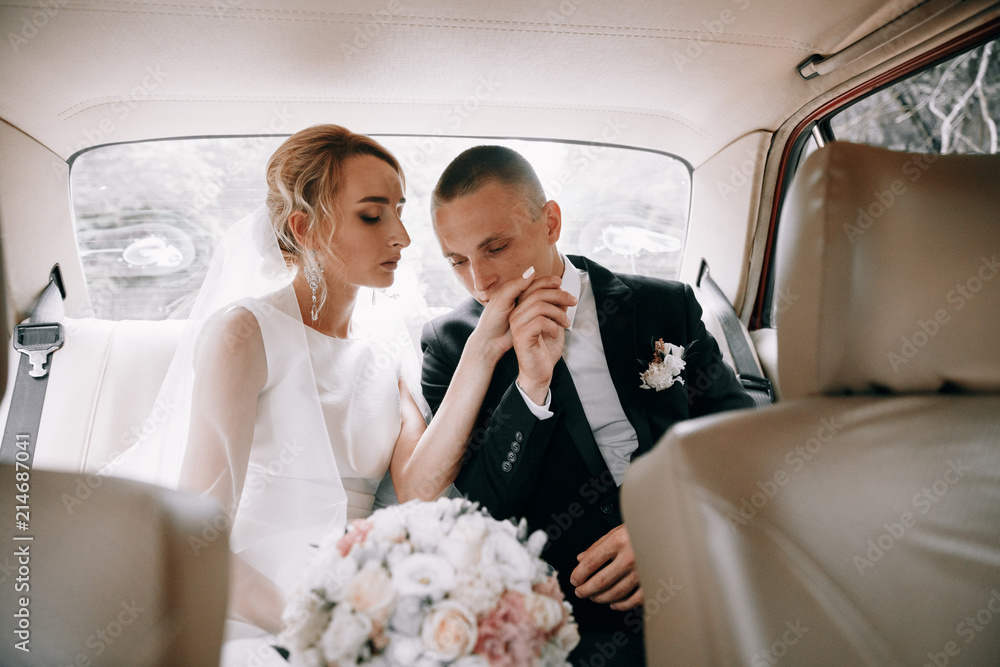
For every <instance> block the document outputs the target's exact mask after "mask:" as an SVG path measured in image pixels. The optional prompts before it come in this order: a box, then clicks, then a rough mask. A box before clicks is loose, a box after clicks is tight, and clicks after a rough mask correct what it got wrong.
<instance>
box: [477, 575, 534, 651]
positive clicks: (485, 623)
mask: <svg viewBox="0 0 1000 667" xmlns="http://www.w3.org/2000/svg"><path fill="white" fill-rule="evenodd" d="M544 644H545V636H544V635H543V634H542V632H541V631H540V630H539V629H538V627H537V626H536V625H535V621H534V619H533V618H532V617H531V615H530V614H529V613H528V611H527V610H526V609H525V607H524V596H522V595H521V594H520V593H518V592H516V591H507V592H506V593H504V595H503V597H501V598H500V602H499V603H498V604H497V606H496V608H495V609H493V611H491V612H490V613H489V614H487V616H486V618H484V619H483V620H482V622H481V623H480V624H479V641H477V642H476V649H475V650H476V653H479V654H481V655H483V656H485V657H486V659H487V660H489V661H490V665H491V667H520V666H521V665H532V664H535V662H536V661H537V660H538V657H539V656H540V655H541V653H542V646H543V645H544Z"/></svg>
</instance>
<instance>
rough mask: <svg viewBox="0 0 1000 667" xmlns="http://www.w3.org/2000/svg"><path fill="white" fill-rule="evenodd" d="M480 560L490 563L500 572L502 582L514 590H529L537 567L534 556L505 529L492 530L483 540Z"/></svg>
mask: <svg viewBox="0 0 1000 667" xmlns="http://www.w3.org/2000/svg"><path fill="white" fill-rule="evenodd" d="M482 562H483V563H484V564H489V563H492V564H493V565H494V566H495V567H496V568H497V570H498V571H499V572H500V576H501V577H502V578H503V583H504V585H505V586H506V587H507V588H510V589H514V590H525V589H527V590H530V589H531V580H532V579H533V578H534V576H535V573H536V571H537V569H538V566H537V563H536V562H535V559H534V557H533V556H532V555H531V554H530V553H528V550H527V549H525V548H524V546H523V545H522V544H521V543H520V542H518V541H517V538H516V537H514V536H513V535H511V534H510V533H507V532H506V531H499V530H497V531H493V532H492V533H490V535H489V536H488V537H487V538H486V540H485V541H484V542H483V555H482Z"/></svg>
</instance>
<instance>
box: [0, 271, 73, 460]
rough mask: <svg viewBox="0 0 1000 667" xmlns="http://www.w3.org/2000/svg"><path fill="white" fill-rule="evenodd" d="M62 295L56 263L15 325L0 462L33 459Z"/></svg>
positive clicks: (59, 330)
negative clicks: (16, 356) (14, 360)
mask: <svg viewBox="0 0 1000 667" xmlns="http://www.w3.org/2000/svg"><path fill="white" fill-rule="evenodd" d="M65 298H66V288H65V287H63V282H62V273H61V272H60V271H59V265H58V264H55V265H53V267H52V271H50V272H49V284H48V285H46V287H45V289H44V290H42V294H41V296H39V297H38V300H37V301H36V302H35V308H34V310H32V311H31V317H30V318H28V322H27V324H18V325H17V326H16V327H14V336H13V339H12V343H13V345H14V349H15V350H17V351H18V352H20V353H21V360H20V363H19V364H18V367H17V377H16V378H15V380H14V386H13V387H12V388H10V391H11V392H12V393H11V396H10V410H9V411H8V413H7V426H6V428H4V432H3V440H2V441H0V463H8V464H11V465H14V464H15V463H17V464H21V465H18V466H17V467H18V468H19V469H23V468H22V465H26V466H29V467H30V466H31V462H32V460H33V459H34V458H35V441H36V440H37V439H38V425H39V424H40V423H41V421H42V404H43V403H44V402H45V389H46V388H47V387H48V384H49V371H50V370H51V369H52V356H53V352H55V351H56V350H58V349H59V348H60V347H62V344H63V341H64V340H65V336H64V332H63V325H62V320H63V315H64V314H65V310H64V308H63V299H65Z"/></svg>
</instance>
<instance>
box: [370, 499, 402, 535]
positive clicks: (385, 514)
mask: <svg viewBox="0 0 1000 667" xmlns="http://www.w3.org/2000/svg"><path fill="white" fill-rule="evenodd" d="M397 508H398V506H395V505H394V506H392V507H386V508H384V509H381V510H379V511H377V512H375V513H374V514H372V515H371V517H370V519H369V520H370V521H371V522H372V530H371V532H370V533H368V536H369V539H371V538H375V540H377V541H379V542H392V543H395V542H402V541H403V540H405V539H406V526H404V525H403V518H402V516H401V515H400V511H399V510H398V509H397Z"/></svg>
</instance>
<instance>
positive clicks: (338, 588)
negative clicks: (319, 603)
mask: <svg viewBox="0 0 1000 667" xmlns="http://www.w3.org/2000/svg"><path fill="white" fill-rule="evenodd" d="M357 573H358V562H357V561H356V560H354V559H353V558H341V559H339V560H337V561H335V562H334V564H333V566H332V567H330V569H328V570H327V571H326V572H324V573H323V574H322V575H321V576H320V577H319V582H320V583H319V585H318V586H315V588H319V589H320V590H322V591H324V592H325V594H326V599H327V600H330V601H331V602H340V601H341V600H343V596H344V589H345V587H346V586H347V584H348V582H350V580H351V578H352V577H353V576H354V575H355V574H357Z"/></svg>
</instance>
